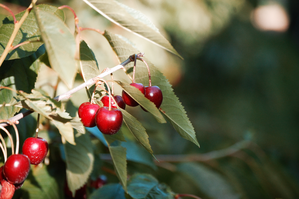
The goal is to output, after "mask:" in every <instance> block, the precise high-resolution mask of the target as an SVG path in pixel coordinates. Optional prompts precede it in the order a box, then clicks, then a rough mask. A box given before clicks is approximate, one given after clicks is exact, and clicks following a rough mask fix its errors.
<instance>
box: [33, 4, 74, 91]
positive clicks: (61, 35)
mask: <svg viewBox="0 0 299 199" xmlns="http://www.w3.org/2000/svg"><path fill="white" fill-rule="evenodd" d="M34 14H35V18H36V21H37V24H38V27H39V29H40V31H41V37H42V39H43V41H44V43H45V47H46V50H47V54H48V57H49V61H50V64H51V67H52V68H53V69H54V70H55V71H56V72H57V73H58V75H59V77H60V78H61V79H62V81H63V82H64V83H65V84H66V86H67V87H68V88H72V87H73V83H74V79H75V75H76V72H77V68H76V61H75V51H76V42H75V38H74V35H73V34H72V33H71V32H70V30H69V28H68V27H67V26H66V24H65V23H64V22H63V21H62V20H61V19H60V18H59V17H57V16H56V15H54V14H52V13H49V12H47V11H44V10H41V9H39V8H38V7H34Z"/></svg>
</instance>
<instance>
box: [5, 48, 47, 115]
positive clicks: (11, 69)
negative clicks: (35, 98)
mask: <svg viewBox="0 0 299 199" xmlns="http://www.w3.org/2000/svg"><path fill="white" fill-rule="evenodd" d="M44 52H45V50H44V49H42V48H40V49H39V50H38V51H36V52H35V53H34V54H32V55H31V56H29V57H26V58H23V59H16V60H9V61H4V62H3V64H2V66H1V67H0V86H4V87H9V88H12V89H14V90H22V91H24V92H28V93H29V92H31V90H32V89H33V88H34V84H35V81H36V77H37V73H38V70H39V68H40V65H39V60H38V58H39V57H40V56H41V55H42V54H43V53H44ZM16 71H17V72H16ZM16 95H17V94H16V93H15V92H13V91H11V90H7V89H2V88H0V104H1V105H2V104H3V103H6V106H5V107H1V109H0V110H1V111H0V119H8V118H10V117H12V116H13V115H14V114H15V113H16V112H18V111H19V110H20V107H16V106H8V104H10V105H12V104H15V103H16V100H15V99H14V96H16Z"/></svg>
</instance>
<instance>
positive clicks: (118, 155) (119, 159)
mask: <svg viewBox="0 0 299 199" xmlns="http://www.w3.org/2000/svg"><path fill="white" fill-rule="evenodd" d="M108 136H109V135H105V139H106V141H107V142H108V140H107V137H108ZM110 144H111V143H109V144H108V147H109V151H110V155H111V158H112V161H113V164H114V168H115V172H116V174H117V177H118V179H119V181H120V183H121V185H122V186H123V189H124V190H127V159H126V148H124V147H122V146H111V145H110Z"/></svg>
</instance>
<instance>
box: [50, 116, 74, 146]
mask: <svg viewBox="0 0 299 199" xmlns="http://www.w3.org/2000/svg"><path fill="white" fill-rule="evenodd" d="M52 123H53V124H54V125H55V126H56V128H57V129H58V131H59V133H60V134H61V136H62V137H63V138H64V139H66V141H68V142H69V143H71V144H72V145H75V144H76V143H75V139H74V130H73V127H72V124H71V123H70V122H66V123H63V122H60V121H57V120H52Z"/></svg>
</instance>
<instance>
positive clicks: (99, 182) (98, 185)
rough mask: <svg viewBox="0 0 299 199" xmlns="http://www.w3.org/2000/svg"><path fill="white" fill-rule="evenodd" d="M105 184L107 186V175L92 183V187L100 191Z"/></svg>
mask: <svg viewBox="0 0 299 199" xmlns="http://www.w3.org/2000/svg"><path fill="white" fill-rule="evenodd" d="M105 184H107V177H106V176H105V175H100V176H99V177H98V178H97V179H96V180H91V181H90V186H91V187H93V188H95V189H99V188H101V187H102V186H104V185H105Z"/></svg>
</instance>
